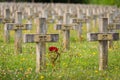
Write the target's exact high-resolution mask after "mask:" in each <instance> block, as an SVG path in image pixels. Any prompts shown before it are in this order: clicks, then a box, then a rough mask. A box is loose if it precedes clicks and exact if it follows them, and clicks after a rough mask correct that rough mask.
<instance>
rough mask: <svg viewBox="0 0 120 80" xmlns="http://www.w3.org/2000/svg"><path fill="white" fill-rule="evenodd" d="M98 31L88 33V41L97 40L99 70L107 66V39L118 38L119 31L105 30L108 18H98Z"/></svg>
mask: <svg viewBox="0 0 120 80" xmlns="http://www.w3.org/2000/svg"><path fill="white" fill-rule="evenodd" d="M100 22H101V23H100V24H101V25H100V26H99V28H100V29H99V31H100V32H99V33H88V34H87V37H88V40H89V41H99V50H100V53H99V70H105V69H107V67H108V41H109V40H114V41H116V40H119V33H115V32H107V26H108V19H107V18H100Z"/></svg>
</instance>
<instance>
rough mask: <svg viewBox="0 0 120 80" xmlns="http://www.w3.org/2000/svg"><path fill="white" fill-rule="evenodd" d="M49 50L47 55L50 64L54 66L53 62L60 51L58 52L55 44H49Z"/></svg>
mask: <svg viewBox="0 0 120 80" xmlns="http://www.w3.org/2000/svg"><path fill="white" fill-rule="evenodd" d="M49 51H50V55H49V56H50V61H51V63H52V66H55V62H56V61H57V59H58V58H59V57H60V53H59V52H58V48H57V47H55V46H50V47H49Z"/></svg>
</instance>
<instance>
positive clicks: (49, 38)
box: [23, 34, 59, 43]
mask: <svg viewBox="0 0 120 80" xmlns="http://www.w3.org/2000/svg"><path fill="white" fill-rule="evenodd" d="M58 39H59V35H58V34H46V35H43V34H24V36H23V42H24V43H34V42H36V43H37V42H56V41H58Z"/></svg>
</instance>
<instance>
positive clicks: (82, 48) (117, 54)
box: [0, 24, 120, 80]
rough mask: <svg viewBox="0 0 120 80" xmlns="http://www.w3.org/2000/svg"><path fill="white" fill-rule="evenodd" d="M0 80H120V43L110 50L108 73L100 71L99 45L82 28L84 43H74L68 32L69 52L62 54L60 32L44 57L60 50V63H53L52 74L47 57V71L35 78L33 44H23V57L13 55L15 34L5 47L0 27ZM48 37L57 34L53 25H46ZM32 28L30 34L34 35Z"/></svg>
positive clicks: (75, 36) (72, 35)
mask: <svg viewBox="0 0 120 80" xmlns="http://www.w3.org/2000/svg"><path fill="white" fill-rule="evenodd" d="M0 27H1V28H0V80H119V79H120V62H119V59H120V47H119V46H120V42H119V41H117V42H114V48H112V49H109V53H108V55H109V58H108V59H109V60H108V61H109V62H108V69H107V70H105V71H99V70H98V68H99V64H98V62H99V50H98V42H88V41H87V39H86V27H85V25H84V26H83V38H84V39H83V41H81V42H79V41H78V40H77V33H76V31H74V30H71V34H70V35H71V38H70V50H69V51H63V47H62V32H61V34H60V40H59V41H58V42H57V43H47V44H46V54H50V53H49V51H48V47H49V46H57V47H58V48H59V52H60V53H61V56H60V63H56V66H55V68H54V69H55V70H54V69H53V68H52V64H51V62H50V60H49V57H48V56H46V60H47V67H46V71H42V72H41V73H39V74H37V73H36V72H35V68H36V51H35V47H36V45H35V43H26V44H25V43H23V45H22V48H23V52H22V54H18V55H15V53H14V31H12V32H10V34H11V35H10V38H11V39H10V43H8V44H6V43H4V38H3V26H0ZM48 27H49V29H48V33H59V32H58V31H56V30H53V24H49V25H48ZM35 28H36V27H35V25H34V27H33V30H32V31H23V32H24V33H35V32H36V31H35Z"/></svg>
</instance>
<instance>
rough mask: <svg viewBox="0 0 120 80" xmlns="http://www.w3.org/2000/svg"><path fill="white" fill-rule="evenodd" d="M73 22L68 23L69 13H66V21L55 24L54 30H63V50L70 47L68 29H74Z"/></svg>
mask: <svg viewBox="0 0 120 80" xmlns="http://www.w3.org/2000/svg"><path fill="white" fill-rule="evenodd" d="M73 26H75V25H73V24H70V14H69V13H67V15H66V23H65V24H57V26H55V30H62V31H63V45H64V49H65V50H69V48H70V30H72V29H74V28H73Z"/></svg>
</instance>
